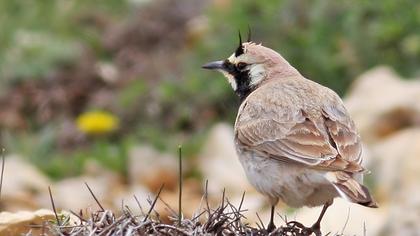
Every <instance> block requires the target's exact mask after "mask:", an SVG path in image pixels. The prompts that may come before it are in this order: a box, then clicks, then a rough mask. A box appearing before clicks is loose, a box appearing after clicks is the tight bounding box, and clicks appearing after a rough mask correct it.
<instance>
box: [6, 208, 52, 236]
mask: <svg viewBox="0 0 420 236" xmlns="http://www.w3.org/2000/svg"><path fill="white" fill-rule="evenodd" d="M50 220H52V221H54V220H55V214H54V212H52V211H51V210H45V209H41V210H37V211H35V212H29V211H19V212H16V213H11V212H1V213H0V235H4V236H9V235H10V236H14V235H26V234H27V233H28V232H29V231H31V235H42V232H43V229H42V227H31V225H34V226H41V225H43V224H44V223H45V222H47V221H50Z"/></svg>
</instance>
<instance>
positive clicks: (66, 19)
mask: <svg viewBox="0 0 420 236" xmlns="http://www.w3.org/2000/svg"><path fill="white" fill-rule="evenodd" d="M123 9H126V4H125V2H124V1H118V0H106V1H99V0H95V1H83V0H75V1H65V0H59V1H55V0H45V1H26V0H16V1H8V0H0V42H1V43H0V82H4V81H9V82H10V81H11V82H15V81H19V80H24V79H34V78H39V77H41V76H44V75H46V74H47V73H49V72H51V71H52V70H54V68H56V67H57V66H58V65H61V64H66V63H70V62H72V61H74V60H76V59H77V56H78V55H79V53H80V51H81V48H80V47H79V46H81V45H78V44H79V43H80V44H86V43H88V44H90V46H92V47H94V48H95V44H98V41H99V40H100V38H99V34H98V31H97V29H95V27H93V26H92V25H91V24H86V21H87V20H88V19H85V18H86V16H87V12H88V11H89V12H90V14H92V11H96V12H107V13H115V14H117V13H121V11H122V10H123ZM108 16H112V14H111V15H108ZM0 85H1V84H0Z"/></svg>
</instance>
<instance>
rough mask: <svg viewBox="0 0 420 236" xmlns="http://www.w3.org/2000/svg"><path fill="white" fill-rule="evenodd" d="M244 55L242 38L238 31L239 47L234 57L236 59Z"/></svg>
mask: <svg viewBox="0 0 420 236" xmlns="http://www.w3.org/2000/svg"><path fill="white" fill-rule="evenodd" d="M242 54H244V47H243V46H242V36H241V31H239V46H238V48H237V49H236V51H235V57H238V56H240V55H242Z"/></svg>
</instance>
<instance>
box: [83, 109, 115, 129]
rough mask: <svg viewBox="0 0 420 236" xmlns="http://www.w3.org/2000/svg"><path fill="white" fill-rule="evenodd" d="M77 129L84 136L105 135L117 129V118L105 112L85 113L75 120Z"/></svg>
mask: <svg viewBox="0 0 420 236" xmlns="http://www.w3.org/2000/svg"><path fill="white" fill-rule="evenodd" d="M76 124H77V128H78V129H79V130H81V131H82V132H84V133H86V134H93V135H98V134H105V133H109V132H112V131H114V130H116V129H117V128H118V125H119V120H118V117H116V116H114V115H113V114H111V113H108V112H105V111H89V112H85V113H83V114H81V115H79V117H77V120H76Z"/></svg>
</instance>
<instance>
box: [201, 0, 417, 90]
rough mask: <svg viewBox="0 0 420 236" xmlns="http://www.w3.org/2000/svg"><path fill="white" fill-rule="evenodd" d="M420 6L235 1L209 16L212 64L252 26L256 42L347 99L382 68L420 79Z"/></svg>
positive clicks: (410, 2)
mask: <svg viewBox="0 0 420 236" xmlns="http://www.w3.org/2000/svg"><path fill="white" fill-rule="evenodd" d="M419 10H420V3H419V2H418V1H415V0H403V1H393V0H385V1H379V0H375V1H335V0H323V1H303V0H298V1H295V0H284V1H251V0H246V1H242V0H234V1H232V3H231V4H230V6H229V7H225V8H220V9H219V8H213V9H211V10H210V12H209V20H210V23H211V28H212V32H211V35H210V37H207V38H206V41H205V42H204V46H203V47H202V48H204V50H205V54H207V56H208V57H209V58H212V57H214V58H223V57H226V56H227V52H232V51H233V49H234V47H235V46H236V44H237V43H236V42H237V33H236V32H237V30H238V29H241V30H242V32H243V34H244V33H245V32H246V31H247V30H246V29H247V25H248V24H249V25H250V27H251V29H252V36H253V40H254V41H255V42H257V43H259V42H262V43H263V45H266V46H268V47H271V48H274V49H275V50H277V51H279V52H281V53H282V54H283V55H284V56H285V57H286V58H287V59H288V60H289V61H290V62H291V63H292V64H293V65H295V67H297V68H298V69H299V70H300V71H301V72H302V74H303V75H305V76H306V77H308V78H310V79H312V80H315V81H318V82H320V83H322V84H324V85H326V86H328V87H331V88H332V89H334V90H336V91H338V92H339V93H340V94H343V93H344V92H345V90H346V88H347V87H348V85H349V84H350V82H351V80H352V79H353V78H354V77H355V76H357V75H359V74H360V73H362V72H363V71H365V70H367V69H369V68H371V67H372V66H375V65H379V64H387V65H391V66H393V67H394V68H395V69H397V71H398V72H400V73H402V74H403V75H406V76H414V75H415V74H418V73H419V70H418V68H419V61H420V56H419V55H420V40H418V39H419V37H420V36H419V34H420V30H419V24H420V14H419V12H420V11H419Z"/></svg>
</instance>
